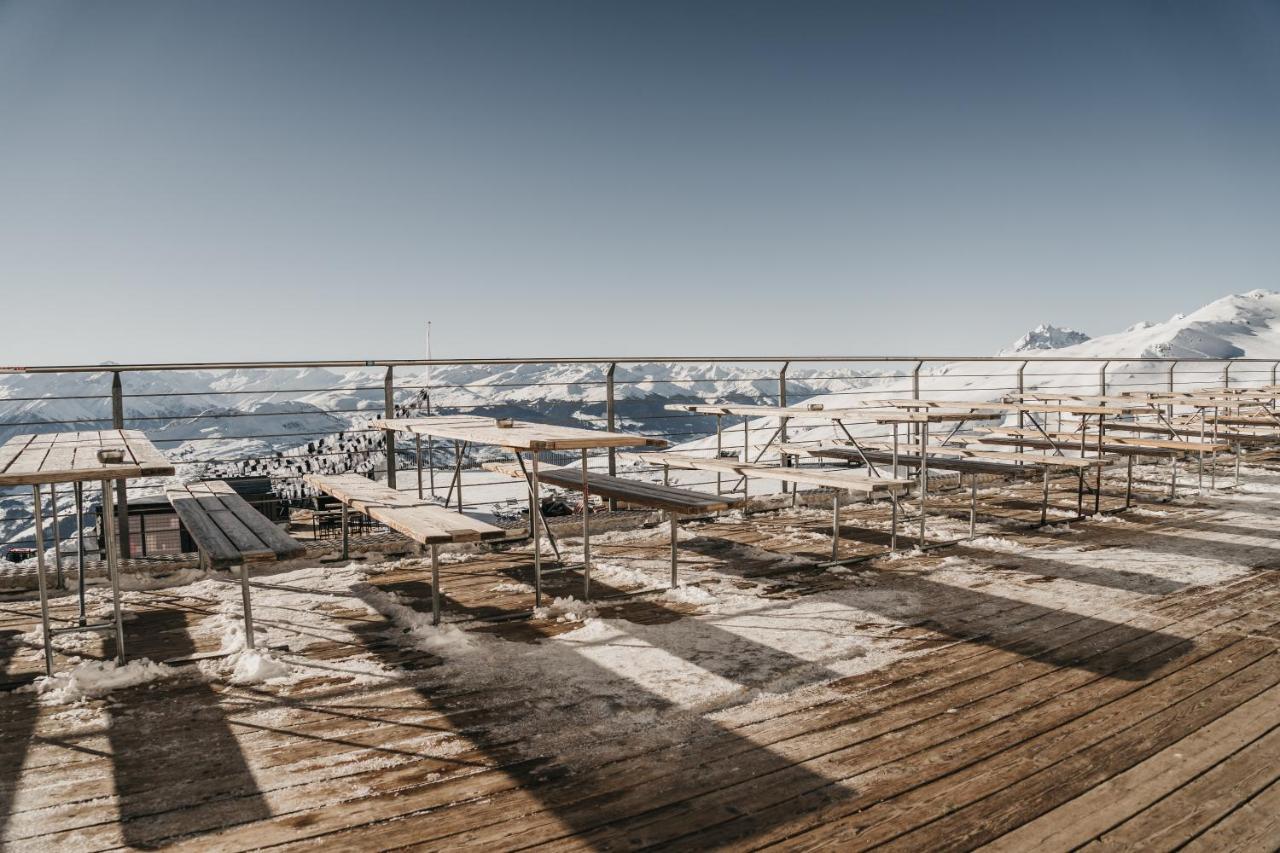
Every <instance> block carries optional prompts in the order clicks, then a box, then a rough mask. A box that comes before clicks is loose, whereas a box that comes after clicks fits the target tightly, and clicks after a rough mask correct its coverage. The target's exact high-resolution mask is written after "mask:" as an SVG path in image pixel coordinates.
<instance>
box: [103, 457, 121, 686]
mask: <svg viewBox="0 0 1280 853" xmlns="http://www.w3.org/2000/svg"><path fill="white" fill-rule="evenodd" d="M102 529H103V535H104V536H105V537H106V540H107V543H106V544H107V571H108V572H110V573H111V604H112V606H113V607H114V608H115V616H116V632H115V633H116V660H117V661H118V662H119V663H121V664H123V663H124V617H123V616H122V615H121V613H120V554H119V546H118V543H117V542H116V507H115V501H114V499H113V498H112V495H111V483H110V482H109V481H108V480H103V481H102Z"/></svg>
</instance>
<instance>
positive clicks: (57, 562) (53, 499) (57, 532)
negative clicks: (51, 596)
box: [49, 483, 67, 589]
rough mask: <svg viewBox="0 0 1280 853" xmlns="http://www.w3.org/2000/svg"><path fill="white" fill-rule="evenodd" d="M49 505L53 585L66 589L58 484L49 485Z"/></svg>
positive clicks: (56, 587)
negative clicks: (51, 519)
mask: <svg viewBox="0 0 1280 853" xmlns="http://www.w3.org/2000/svg"><path fill="white" fill-rule="evenodd" d="M49 503H50V504H51V505H52V506H53V561H54V566H55V570H54V573H53V585H54V588H55V589H66V586H67V585H66V583H65V582H64V581H63V578H62V535H61V529H60V528H61V526H62V525H61V524H60V523H59V522H60V520H61V519H59V518H58V486H57V484H56V483H50V484H49Z"/></svg>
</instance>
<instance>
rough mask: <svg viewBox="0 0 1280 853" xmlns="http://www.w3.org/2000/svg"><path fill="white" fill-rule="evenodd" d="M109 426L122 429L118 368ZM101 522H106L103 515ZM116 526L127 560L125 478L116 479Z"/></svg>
mask: <svg viewBox="0 0 1280 853" xmlns="http://www.w3.org/2000/svg"><path fill="white" fill-rule="evenodd" d="M111 428H112V429H124V386H123V385H122V384H121V383H120V371H118V370H113V371H111ZM104 500H105V498H104ZM103 524H104V526H105V524H106V518H105V517H104V518H103ZM116 527H117V528H118V530H119V537H118V538H119V540H120V555H121V556H122V557H123V558H124V559H126V560H127V559H128V558H129V557H131V556H133V551H132V550H131V549H130V547H129V490H128V487H127V485H126V481H125V480H116ZM103 533H104V534H106V531H105V530H104V531H103Z"/></svg>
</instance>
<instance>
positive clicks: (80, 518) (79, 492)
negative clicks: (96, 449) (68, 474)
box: [75, 481, 87, 626]
mask: <svg viewBox="0 0 1280 853" xmlns="http://www.w3.org/2000/svg"><path fill="white" fill-rule="evenodd" d="M75 492H76V572H77V575H78V577H79V578H80V585H79V588H78V589H77V590H76V592H77V596H78V598H79V599H80V625H81V626H83V625H84V624H85V622H86V621H87V620H86V618H85V606H84V483H82V482H80V481H76V484H75Z"/></svg>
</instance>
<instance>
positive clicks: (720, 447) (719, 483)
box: [716, 415, 724, 495]
mask: <svg viewBox="0 0 1280 853" xmlns="http://www.w3.org/2000/svg"><path fill="white" fill-rule="evenodd" d="M723 418H724V416H723V415H716V458H717V459H719V458H721V454H722V453H723V452H724V429H723V423H722V420H723ZM723 476H724V475H723V474H721V473H720V471H719V470H718V469H717V470H716V494H717V495H722V494H724V481H723Z"/></svg>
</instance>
